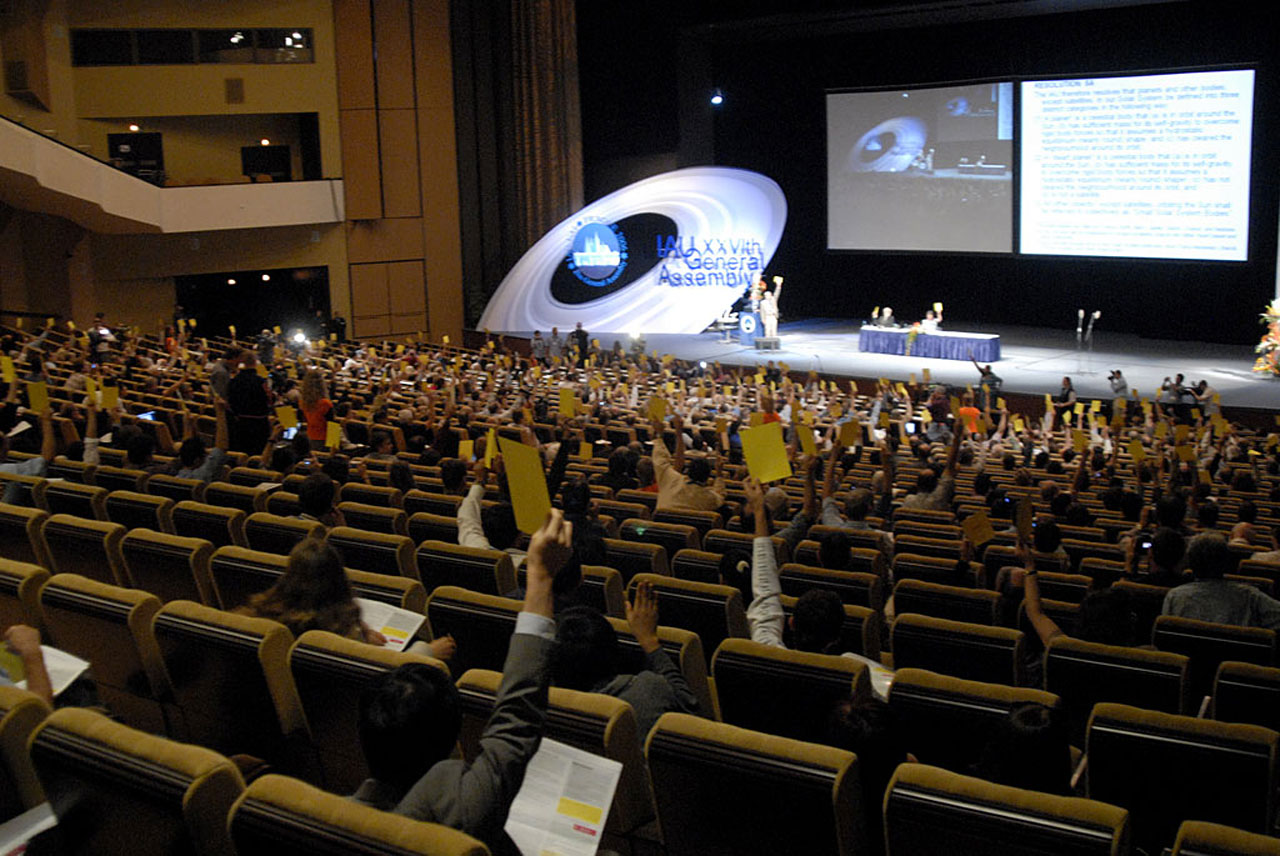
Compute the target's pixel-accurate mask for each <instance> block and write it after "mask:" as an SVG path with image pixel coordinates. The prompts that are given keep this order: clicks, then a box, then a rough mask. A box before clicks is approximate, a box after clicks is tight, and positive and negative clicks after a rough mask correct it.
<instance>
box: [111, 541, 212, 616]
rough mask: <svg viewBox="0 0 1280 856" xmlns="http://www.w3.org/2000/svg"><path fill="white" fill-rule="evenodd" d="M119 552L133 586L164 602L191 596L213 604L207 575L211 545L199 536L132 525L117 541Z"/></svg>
mask: <svg viewBox="0 0 1280 856" xmlns="http://www.w3.org/2000/svg"><path fill="white" fill-rule="evenodd" d="M120 553H121V554H122V555H123V557H124V566H125V575H126V579H128V580H129V582H130V584H131V585H132V586H133V587H135V588H140V589H142V590H144V591H149V592H151V593H152V594H154V595H155V596H156V597H158V598H160V600H161V601H162V602H164V603H168V602H169V601H171V600H195V601H199V602H200V603H204V604H207V605H210V606H212V605H216V603H217V595H216V594H215V592H214V590H213V579H212V578H211V577H210V576H209V559H210V557H211V556H212V555H213V545H212V544H210V543H209V542H208V541H206V540H204V539H203V538H184V537H182V536H180V535H166V534H165V533H163V532H156V531H154V530H151V529H134V530H132V531H130V532H129V534H128V535H126V536H125V537H124V540H123V541H121V542H120Z"/></svg>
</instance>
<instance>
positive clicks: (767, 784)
mask: <svg viewBox="0 0 1280 856" xmlns="http://www.w3.org/2000/svg"><path fill="white" fill-rule="evenodd" d="M645 756H646V758H647V760H648V763H649V773H650V779H651V780H652V782H653V793H654V801H655V803H656V805H657V809H658V823H659V825H660V826H661V828H662V837H663V843H664V845H665V847H666V852H667V853H668V854H669V856H741V854H747V853H804V854H806V856H836V854H855V853H859V852H861V850H860V848H861V847H862V843H863V839H864V831H863V829H862V820H861V818H862V811H861V806H860V802H859V801H860V794H859V786H858V772H857V760H856V759H855V757H854V755H853V753H851V752H845V751H843V750H841V749H834V748H831V747H828V746H818V745H815V744H812V743H803V742H801V741H798V740H790V739H788V738H785V737H774V736H772V735H767V734H760V733H759V732H755V731H748V730H747V729H744V728H738V727H736V726H733V725H726V724H724V723H719V722H709V721H707V720H705V719H699V718H698V717H696V716H689V715H687V714H682V713H668V714H665V715H664V716H663V717H662V718H661V719H659V720H658V724H657V725H656V726H655V727H654V729H653V732H652V733H651V734H650V735H649V741H648V743H647V744H646V747H645Z"/></svg>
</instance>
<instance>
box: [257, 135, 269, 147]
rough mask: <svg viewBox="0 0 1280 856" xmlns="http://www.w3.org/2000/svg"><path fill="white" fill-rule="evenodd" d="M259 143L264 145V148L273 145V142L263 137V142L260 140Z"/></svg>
mask: <svg viewBox="0 0 1280 856" xmlns="http://www.w3.org/2000/svg"><path fill="white" fill-rule="evenodd" d="M258 142H260V143H262V144H263V145H264V146H269V145H271V141H270V140H268V139H267V138H266V137H263V138H262V139H261V140H258Z"/></svg>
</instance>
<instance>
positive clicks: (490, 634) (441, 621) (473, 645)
mask: <svg viewBox="0 0 1280 856" xmlns="http://www.w3.org/2000/svg"><path fill="white" fill-rule="evenodd" d="M520 606H521V604H520V601H518V600H511V599H509V598H505V597H498V596H497V595H492V594H480V593H479V592H474V591H470V590H468V589H464V588H459V587H457V586H440V587H438V588H436V589H435V591H433V592H431V595H430V596H429V597H428V598H427V624H428V626H429V627H430V629H431V638H433V639H437V638H439V637H441V636H449V635H452V636H453V638H454V639H455V640H456V641H457V643H458V651H457V653H456V654H454V656H453V659H452V660H450V662H449V668H450V669H451V670H452V671H455V672H462V673H465V672H467V671H468V670H470V669H492V670H494V671H498V672H500V671H502V666H503V663H504V662H505V661H506V659H507V645H508V643H509V641H510V639H511V634H512V633H513V632H514V631H515V629H516V616H517V615H519V614H520Z"/></svg>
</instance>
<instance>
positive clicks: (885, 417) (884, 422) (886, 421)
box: [880, 410, 893, 428]
mask: <svg viewBox="0 0 1280 856" xmlns="http://www.w3.org/2000/svg"><path fill="white" fill-rule="evenodd" d="M892 424H893V421H892V420H891V419H890V418H889V414H888V412H886V411H884V410H881V411H880V427H881V428H888V427H889V426H890V425H892Z"/></svg>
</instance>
